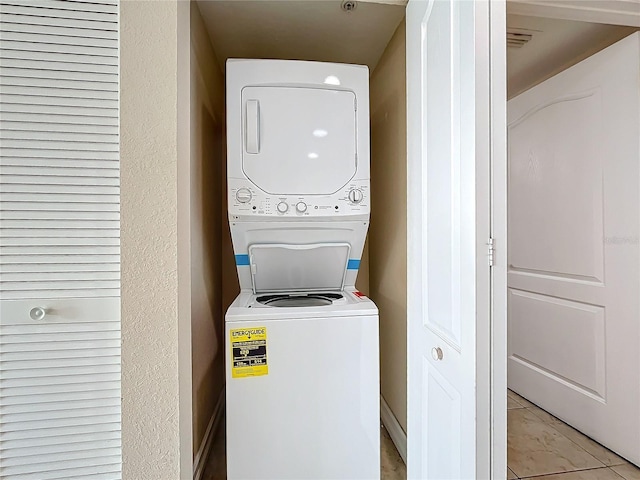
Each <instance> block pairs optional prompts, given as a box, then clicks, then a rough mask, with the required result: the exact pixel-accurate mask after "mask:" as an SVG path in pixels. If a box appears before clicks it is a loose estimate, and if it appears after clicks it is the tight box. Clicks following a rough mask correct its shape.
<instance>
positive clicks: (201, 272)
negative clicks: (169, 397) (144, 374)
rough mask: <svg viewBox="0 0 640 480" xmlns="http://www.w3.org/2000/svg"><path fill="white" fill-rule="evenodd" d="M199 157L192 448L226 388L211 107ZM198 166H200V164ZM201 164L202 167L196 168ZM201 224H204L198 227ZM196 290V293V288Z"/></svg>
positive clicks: (218, 135)
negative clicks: (194, 420)
mask: <svg viewBox="0 0 640 480" xmlns="http://www.w3.org/2000/svg"><path fill="white" fill-rule="evenodd" d="M200 128H201V130H200V132H201V135H200V148H201V162H200V165H198V166H196V170H195V171H194V172H193V173H194V175H193V177H192V188H193V189H196V190H197V191H199V195H198V198H197V200H196V199H194V200H195V201H194V204H193V205H192V215H193V217H192V218H193V219H194V222H195V223H194V224H193V225H192V272H193V273H192V275H193V276H194V277H195V278H192V292H193V295H194V297H196V295H197V297H196V298H193V301H192V322H193V330H192V346H193V352H192V354H193V380H194V397H193V403H194V404H193V410H194V419H196V422H195V425H194V432H193V435H194V447H195V448H194V449H195V450H197V449H198V446H199V444H200V442H201V441H202V439H203V437H204V434H205V431H206V429H207V426H208V423H209V420H210V418H211V415H212V414H213V411H214V408H215V406H216V402H217V400H218V397H219V395H220V393H221V392H222V389H223V388H224V344H223V336H224V331H223V330H224V315H223V311H222V288H223V287H222V259H221V258H220V249H221V246H222V224H221V221H222V218H221V216H222V212H221V211H220V208H219V206H220V203H221V201H222V185H221V183H220V182H219V178H220V175H221V172H222V163H223V162H224V154H223V145H222V141H223V131H222V127H221V125H220V124H219V123H218V122H216V120H215V119H214V117H213V116H212V114H211V113H210V112H209V109H208V108H207V107H206V106H205V105H203V106H202V107H201V111H200ZM198 167H199V168H198ZM198 170H200V171H198ZM198 227H200V228H198ZM196 292H197V293H196Z"/></svg>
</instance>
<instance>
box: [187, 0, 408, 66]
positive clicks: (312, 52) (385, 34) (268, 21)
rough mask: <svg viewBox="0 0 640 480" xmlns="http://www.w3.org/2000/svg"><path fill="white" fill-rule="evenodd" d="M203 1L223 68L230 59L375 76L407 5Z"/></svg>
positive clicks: (339, 0) (297, 0) (338, 1)
mask: <svg viewBox="0 0 640 480" xmlns="http://www.w3.org/2000/svg"><path fill="white" fill-rule="evenodd" d="M341 4H342V0H284V1H283V0H198V6H199V7H200V12H201V14H202V18H203V19H204V23H205V25H206V26H207V29H208V31H209V37H210V39H211V43H212V45H213V48H214V51H215V53H216V56H217V57H218V61H219V62H220V67H221V68H223V69H224V62H225V60H226V59H227V58H279V59H292V60H316V61H325V62H338V63H356V64H360V65H368V66H369V70H370V71H373V69H374V68H375V66H376V65H377V63H378V60H380V57H381V56H382V53H383V52H384V49H385V47H386V46H387V43H389V40H391V37H392V36H393V33H394V32H395V30H396V28H397V27H398V25H399V24H400V22H401V21H402V19H403V18H404V10H405V7H404V5H402V2H400V3H398V2H391V3H389V4H386V3H369V2H363V1H359V2H357V7H356V9H355V10H353V11H351V12H345V11H343V10H342V8H341Z"/></svg>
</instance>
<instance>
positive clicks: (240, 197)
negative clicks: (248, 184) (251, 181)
mask: <svg viewBox="0 0 640 480" xmlns="http://www.w3.org/2000/svg"><path fill="white" fill-rule="evenodd" d="M252 197H253V195H251V190H249V189H248V188H239V189H238V191H237V192H236V200H237V201H238V202H240V203H249V202H250V201H251V198H252Z"/></svg>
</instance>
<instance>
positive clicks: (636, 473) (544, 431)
mask: <svg viewBox="0 0 640 480" xmlns="http://www.w3.org/2000/svg"><path fill="white" fill-rule="evenodd" d="M507 408H508V412H507V421H508V429H507V431H508V433H507V435H508V448H507V449H508V452H507V464H508V467H509V468H508V472H507V473H508V474H507V478H508V479H518V478H527V479H537V480H640V469H639V468H637V467H636V466H634V465H631V464H630V463H629V462H627V461H626V460H624V459H623V458H620V457H619V456H617V455H616V454H615V453H613V452H611V451H610V450H607V449H606V448H604V447H603V446H602V445H600V444H599V443H596V442H594V441H593V440H591V439H590V438H589V437H587V436H585V435H583V434H582V433H580V432H578V431H577V430H575V429H573V428H571V427H570V426H569V425H567V424H566V423H563V422H562V421H560V420H558V419H557V418H555V417H554V416H552V415H550V414H548V413H547V412H545V411H544V410H542V409H540V408H538V407H537V406H535V405H534V404H533V403H530V402H528V401H527V400H525V399H524V398H522V397H520V396H519V395H517V394H516V393H514V392H511V391H509V392H508V396H507ZM224 431H225V430H224V425H222V426H221V427H220V428H219V429H218V432H217V434H216V437H215V440H214V443H213V448H212V451H211V455H210V456H209V461H208V464H207V467H206V469H205V471H204V475H203V476H202V479H203V480H225V478H226V459H225V456H226V452H225V442H224ZM380 448H381V452H380V453H381V455H380V460H381V478H382V480H405V479H406V478H407V470H406V467H405V465H404V462H403V461H402V458H400V455H399V454H398V452H397V450H396V448H395V446H394V445H393V442H392V441H391V438H390V437H389V434H388V433H387V431H386V430H385V429H384V428H381V431H380Z"/></svg>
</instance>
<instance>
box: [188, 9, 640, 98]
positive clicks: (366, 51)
mask: <svg viewBox="0 0 640 480" xmlns="http://www.w3.org/2000/svg"><path fill="white" fill-rule="evenodd" d="M197 3H198V6H199V8H200V12H201V13H202V17H203V19H204V22H205V25H206V27H207V30H208V32H209V37H210V39H211V43H212V45H213V48H214V51H215V53H216V56H217V58H218V61H219V63H220V68H221V69H222V70H223V71H224V64H225V61H226V59H227V58H280V59H301V60H302V59H304V60H316V61H327V62H339V63H356V64H361V65H368V66H369V70H370V71H373V70H374V68H375V67H376V65H377V63H378V61H379V60H380V57H381V56H382V53H383V52H384V49H385V47H386V46H387V43H388V42H389V41H390V40H391V37H392V36H393V33H394V32H395V30H396V28H397V27H398V25H399V24H400V22H401V21H402V19H403V18H404V11H405V5H404V3H405V0H359V1H358V2H357V7H356V9H355V10H353V11H351V12H345V11H343V10H342V8H341V5H342V0H197ZM635 30H637V28H634V27H623V26H617V25H606V24H597V23H588V22H580V21H574V20H560V19H551V18H542V17H534V16H525V15H515V14H508V15H507V31H508V32H510V33H515V34H516V35H515V36H514V35H511V36H510V38H512V39H514V38H515V41H513V42H511V43H513V44H517V43H524V44H523V45H522V46H519V47H509V48H507V95H508V97H509V98H511V97H513V96H515V95H517V94H518V93H521V92H523V91H525V90H527V89H529V88H531V87H532V86H534V85H537V84H538V83H540V82H542V81H544V80H546V79H547V78H549V77H551V76H553V75H554V74H556V73H558V72H560V71H562V70H564V69H565V68H568V67H569V66H571V65H573V64H575V63H577V62H578V61H580V60H582V59H584V58H586V57H588V56H589V55H592V54H593V53H595V52H597V51H599V50H602V49H603V48H605V47H607V46H609V45H611V44H612V43H615V42H616V41H618V40H619V39H621V38H623V37H625V36H627V35H629V34H630V33H632V32H633V31H635ZM523 34H524V35H523ZM529 36H530V37H529Z"/></svg>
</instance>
